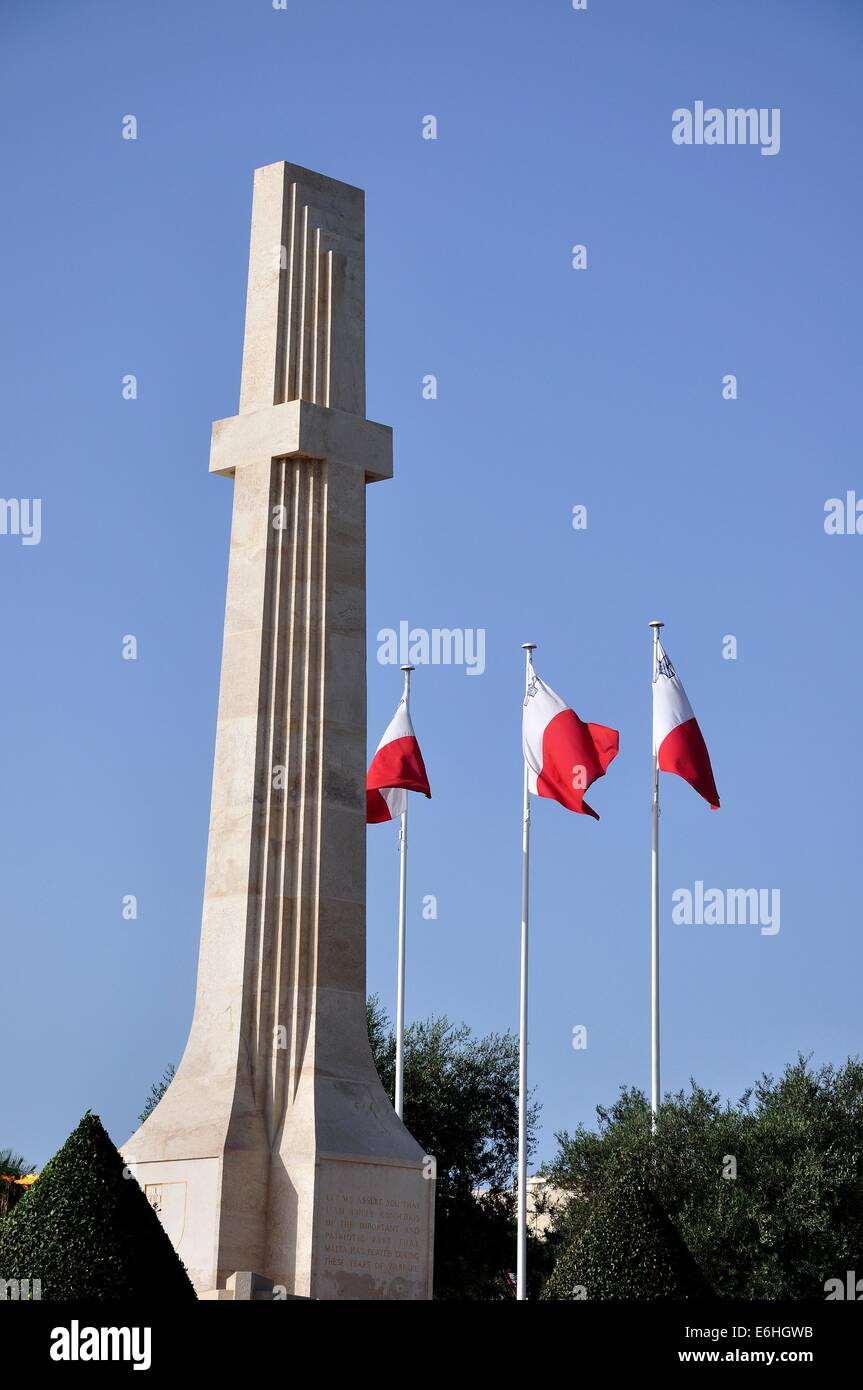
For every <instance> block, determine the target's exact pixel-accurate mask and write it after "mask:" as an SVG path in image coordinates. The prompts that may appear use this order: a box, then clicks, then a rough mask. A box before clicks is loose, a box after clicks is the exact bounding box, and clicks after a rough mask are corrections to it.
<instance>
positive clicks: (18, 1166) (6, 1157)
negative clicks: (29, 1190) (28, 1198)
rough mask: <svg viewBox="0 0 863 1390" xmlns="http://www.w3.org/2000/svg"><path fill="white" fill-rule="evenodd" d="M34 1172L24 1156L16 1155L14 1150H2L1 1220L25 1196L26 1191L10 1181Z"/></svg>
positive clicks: (0, 1153) (0, 1177) (0, 1166)
mask: <svg viewBox="0 0 863 1390" xmlns="http://www.w3.org/2000/svg"><path fill="white" fill-rule="evenodd" d="M32 1172H33V1165H32V1163H28V1162H27V1159H26V1158H25V1157H24V1155H23V1154H19V1153H16V1151H15V1150H14V1149H0V1219H2V1218H3V1217H4V1216H6V1214H7V1212H10V1211H11V1210H12V1208H13V1207H14V1206H15V1204H16V1202H19V1201H20V1200H21V1198H22V1197H23V1196H24V1191H25V1189H24V1188H23V1187H21V1186H20V1185H19V1184H18V1183H15V1182H10V1181H9V1179H10V1178H24V1177H26V1176H27V1174H28V1173H32ZM4 1179H5V1181H4Z"/></svg>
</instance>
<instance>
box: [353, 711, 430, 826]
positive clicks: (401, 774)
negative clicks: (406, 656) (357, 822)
mask: <svg viewBox="0 0 863 1390" xmlns="http://www.w3.org/2000/svg"><path fill="white" fill-rule="evenodd" d="M408 792H422V794H423V796H431V788H430V786H429V780H428V776H427V775H426V770H425V763H424V762H423V755H422V753H421V752H420V746H419V744H418V743H417V738H416V734H415V733H414V726H413V724H412V723H411V715H410V708H409V705H408V695H407V692H405V694H404V695H403V696H402V698H401V699H400V700H399V703H398V708H397V709H396V712H395V714H394V715H393V718H392V720H391V721H390V724H389V727H388V728H387V731H386V733H385V734H384V736H383V738H382V739H381V741H380V743H379V744H378V747H377V752H376V753H375V756H374V757H373V758H372V761H371V766H370V768H369V770H368V774H367V776H366V823H367V824H368V825H378V824H380V822H381V821H388V820H397V819H398V817H399V816H400V815H401V814H402V812H403V811H404V809H405V807H406V806H407V794H408Z"/></svg>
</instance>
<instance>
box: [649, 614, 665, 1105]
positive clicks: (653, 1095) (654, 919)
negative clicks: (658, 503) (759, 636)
mask: <svg viewBox="0 0 863 1390" xmlns="http://www.w3.org/2000/svg"><path fill="white" fill-rule="evenodd" d="M650 626H651V627H652V628H653V680H654V681H655V680H656V673H657V670H658V668H659V629H660V628H661V627H664V626H665V624H664V623H660V622H656V621H654V622H652V623H651V624H650ZM651 696H652V690H651ZM651 721H652V711H651ZM650 886H651V913H650V1111H651V1128H652V1129H654V1130H655V1129H656V1116H657V1114H658V1112H659V1101H660V1091H659V756H658V750H657V748H656V746H655V743H654V748H653V849H652V853H651V856H650Z"/></svg>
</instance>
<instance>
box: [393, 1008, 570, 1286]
mask: <svg viewBox="0 0 863 1390" xmlns="http://www.w3.org/2000/svg"><path fill="white" fill-rule="evenodd" d="M367 1008H368V1024H369V1039H370V1041H371V1044H372V1052H373V1053H374V1058H375V1063H376V1065H377V1069H378V1074H379V1075H380V1078H381V1081H382V1082H383V1085H384V1088H385V1090H386V1091H387V1092H388V1093H389V1095H390V1096H392V1095H393V1094H394V1085H395V1055H396V1039H395V1033H394V1031H393V1028H392V1025H391V1023H390V1020H389V1018H388V1016H387V1014H386V1011H385V1010H384V1009H383V1008H382V1007H381V1005H380V1003H379V1001H378V1000H377V998H374V999H371V1000H369V1002H368V1006H367ZM538 1113H539V1107H538V1105H536V1104H533V1105H531V1107H530V1112H529V1126H528V1128H529V1151H531V1152H532V1151H533V1148H534V1139H533V1129H534V1127H535V1125H536V1121H537V1117H538ZM404 1120H405V1124H406V1125H407V1127H408V1129H409V1130H410V1132H411V1134H412V1135H413V1136H414V1138H415V1139H416V1140H417V1142H418V1143H419V1144H421V1145H422V1147H423V1150H424V1151H425V1153H427V1154H432V1155H434V1157H435V1160H436V1172H437V1194H436V1204H435V1281H434V1293H435V1298H438V1299H499V1298H508V1297H510V1296H511V1295H510V1291H509V1285H508V1284H507V1280H506V1274H505V1271H507V1270H512V1269H513V1268H514V1267H515V1254H516V1232H515V1213H514V1200H513V1195H512V1189H513V1182H514V1179H515V1176H516V1168H517V1159H518V1041H517V1039H516V1038H515V1037H514V1036H513V1034H512V1033H490V1034H489V1035H488V1036H487V1037H484V1038H477V1037H474V1035H473V1033H472V1032H471V1030H470V1028H469V1027H468V1026H467V1025H466V1024H462V1025H460V1026H459V1025H455V1024H453V1023H450V1021H449V1020H448V1019H446V1018H433V1019H428V1020H427V1021H426V1022H424V1023H414V1024H411V1026H410V1027H409V1028H407V1029H406V1030H405V1104H404ZM532 1244H534V1245H535V1246H537V1247H540V1248H539V1249H538V1250H536V1249H535V1250H533V1251H532V1254H533V1256H534V1258H533V1259H532V1260H531V1262H530V1265H532V1267H533V1273H534V1279H535V1283H536V1287H538V1285H539V1279H540V1271H541V1264H540V1260H541V1253H542V1251H541V1247H542V1243H541V1242H533V1243H532ZM529 1267H530V1266H529Z"/></svg>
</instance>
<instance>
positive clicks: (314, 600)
mask: <svg viewBox="0 0 863 1390" xmlns="http://www.w3.org/2000/svg"><path fill="white" fill-rule="evenodd" d="M326 487H327V479H326V465H325V464H324V463H322V462H320V461H318V460H310V459H302V458H290V459H277V460H276V461H275V462H274V464H273V469H272V481H271V491H270V510H271V516H272V517H273V520H274V524H273V526H272V528H271V532H270V535H269V539H268V555H267V577H266V591H265V612H266V617H265V628H264V641H263V645H262V657H261V680H260V709H259V725H258V758H257V764H258V782H257V787H256V828H255V831H254V841H255V844H256V845H257V846H259V847H260V848H259V849H258V851H257V852H255V849H254V846H253V857H252V866H251V882H250V885H249V889H250V892H249V899H250V901H249V907H250V912H251V913H254V915H255V921H254V933H255V947H254V1003H253V1010H252V1018H251V1023H252V1032H253V1035H254V1041H253V1045H252V1051H253V1056H252V1058H251V1062H252V1074H253V1085H254V1093H255V1098H256V1101H257V1102H258V1104H259V1105H260V1106H261V1107H262V1109H263V1111H264V1114H265V1115H266V1117H267V1127H268V1131H269V1137H270V1140H271V1142H272V1140H273V1139H274V1137H275V1134H276V1131H277V1130H278V1127H279V1125H280V1123H281V1121H282V1119H283V1117H284V1109H285V1106H286V1104H288V1103H289V1101H290V1099H291V1097H292V1096H293V1093H294V1088H295V1079H296V1077H297V1076H298V1073H299V1068H300V1066H301V1063H302V1059H303V1053H304V1050H305V1047H306V1044H307V1041H308V1038H309V1029H310V1025H311V1019H310V1016H309V1009H308V1003H309V999H310V991H311V988H312V987H313V985H314V983H315V981H314V968H315V966H314V963H315V960H316V957H317V949H316V948H317V931H318V890H319V872H320V852H321V842H320V827H321V790H322V776H323V732H322V731H323V677H324V669H323V667H324V630H325V616H326V615H325V582H326V571H325V555H326ZM276 523H277V524H276ZM301 947H302V949H301ZM280 1026H284V1027H285V1028H286V1029H287V1033H286V1036H285V1037H284V1038H283V1039H280V1037H279V1034H278V1031H277V1030H278V1029H279V1027H280ZM280 1041H281V1042H282V1043H283V1046H279V1043H280ZM292 1078H294V1080H293V1081H292Z"/></svg>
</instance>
